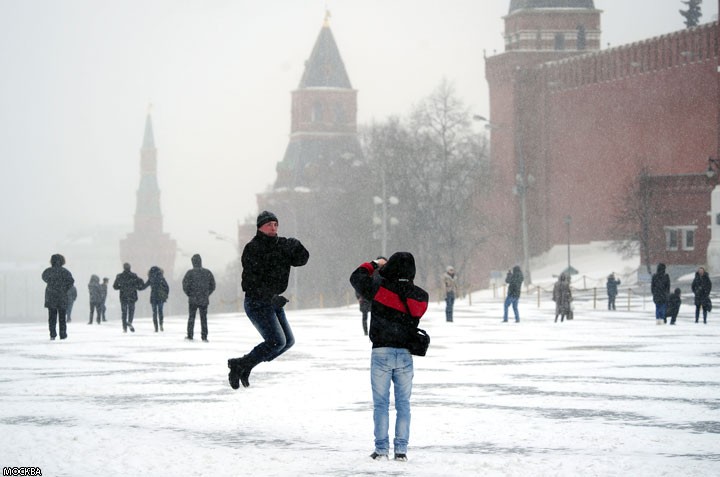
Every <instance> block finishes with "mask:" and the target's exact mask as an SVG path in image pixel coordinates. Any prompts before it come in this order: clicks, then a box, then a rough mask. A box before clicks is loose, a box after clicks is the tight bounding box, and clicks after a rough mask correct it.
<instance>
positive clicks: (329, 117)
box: [258, 13, 377, 307]
mask: <svg viewBox="0 0 720 477" xmlns="http://www.w3.org/2000/svg"><path fill="white" fill-rule="evenodd" d="M371 189H372V188H371V184H370V173H369V169H368V167H367V164H366V162H365V159H364V157H363V153H362V149H361V148H360V141H359V139H358V134H357V90H354V89H353V88H352V86H351V84H350V79H349V77H348V74H347V72H346V70H345V64H344V63H343V60H342V58H341V57H340V52H339V51H338V47H337V44H336V43H335V39H334V37H333V34H332V31H331V30H330V25H329V13H328V14H327V15H326V16H325V21H324V23H323V26H322V28H321V30H320V34H319V35H318V37H317V39H316V41H315V45H314V47H313V49H312V52H311V54H310V58H309V59H308V60H307V61H306V62H305V71H304V72H303V75H302V78H301V79H300V84H299V85H298V88H297V89H296V90H294V91H293V92H292V111H291V118H290V140H289V142H288V146H287V149H286V150H285V156H284V158H283V160H282V161H281V162H279V163H278V165H277V178H276V180H275V184H274V186H273V188H272V189H271V190H270V191H268V192H265V193H262V194H259V195H258V207H259V209H260V210H263V209H267V210H272V211H274V212H276V213H277V215H278V218H279V220H280V229H281V232H280V233H281V235H287V236H295V237H297V238H299V239H300V240H301V241H302V242H303V244H305V246H306V247H307V248H308V250H309V251H310V261H309V262H308V265H307V266H305V267H301V268H298V269H293V272H292V273H293V280H292V281H291V282H290V290H289V291H288V293H289V295H290V296H291V297H292V298H291V300H292V303H293V305H295V306H300V307H312V306H323V305H339V304H344V303H346V296H347V293H348V287H347V283H346V282H347V276H346V275H347V273H346V272H347V270H352V269H354V267H356V266H357V264H358V263H361V262H362V260H366V259H367V257H370V256H372V255H373V254H374V255H377V251H376V250H374V249H372V246H373V243H372V242H373V240H372V207H373V202H372V194H371V193H370V191H371ZM298 277H300V278H299V279H298ZM291 306H292V305H291Z"/></svg>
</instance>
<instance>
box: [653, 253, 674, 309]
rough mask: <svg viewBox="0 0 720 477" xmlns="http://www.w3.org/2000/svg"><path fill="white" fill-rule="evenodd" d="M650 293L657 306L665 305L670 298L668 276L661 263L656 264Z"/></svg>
mask: <svg viewBox="0 0 720 477" xmlns="http://www.w3.org/2000/svg"><path fill="white" fill-rule="evenodd" d="M650 291H651V292H652V296H653V301H654V302H655V303H656V304H658V305H662V304H664V303H667V301H668V298H670V276H669V275H668V274H667V273H665V265H664V264H662V263H660V264H658V266H657V271H656V272H655V274H654V275H653V276H652V280H651V282H650Z"/></svg>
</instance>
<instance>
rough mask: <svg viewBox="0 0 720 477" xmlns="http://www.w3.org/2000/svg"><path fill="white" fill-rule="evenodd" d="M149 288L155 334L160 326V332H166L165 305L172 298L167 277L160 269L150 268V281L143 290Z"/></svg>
mask: <svg viewBox="0 0 720 477" xmlns="http://www.w3.org/2000/svg"><path fill="white" fill-rule="evenodd" d="M147 287H150V306H151V307H152V314H153V326H155V333H157V332H158V325H159V326H160V331H165V330H164V329H163V305H164V304H165V302H166V301H167V299H168V296H170V286H169V285H168V282H167V280H165V276H164V275H163V271H162V269H161V268H160V267H156V266H152V267H150V270H149V271H148V279H147V281H146V282H145V285H144V286H143V289H145V288H147Z"/></svg>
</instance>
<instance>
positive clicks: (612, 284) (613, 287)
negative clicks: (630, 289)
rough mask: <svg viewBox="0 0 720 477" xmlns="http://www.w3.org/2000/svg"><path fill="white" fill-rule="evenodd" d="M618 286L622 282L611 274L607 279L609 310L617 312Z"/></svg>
mask: <svg viewBox="0 0 720 477" xmlns="http://www.w3.org/2000/svg"><path fill="white" fill-rule="evenodd" d="M618 285H620V280H618V279H616V278H615V273H611V274H610V275H608V277H607V284H606V288H607V296H608V310H615V297H617V294H618Z"/></svg>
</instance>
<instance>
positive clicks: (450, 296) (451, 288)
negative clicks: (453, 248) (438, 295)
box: [442, 265, 458, 323]
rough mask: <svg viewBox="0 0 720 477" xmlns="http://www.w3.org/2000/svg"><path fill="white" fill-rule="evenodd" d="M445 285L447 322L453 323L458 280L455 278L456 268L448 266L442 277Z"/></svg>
mask: <svg viewBox="0 0 720 477" xmlns="http://www.w3.org/2000/svg"><path fill="white" fill-rule="evenodd" d="M442 279H443V284H444V285H445V321H447V322H449V323H452V321H453V306H454V304H455V298H456V297H457V291H458V287H457V278H455V267H453V266H451V265H448V267H447V268H446V269H445V273H444V274H443V276H442Z"/></svg>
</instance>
